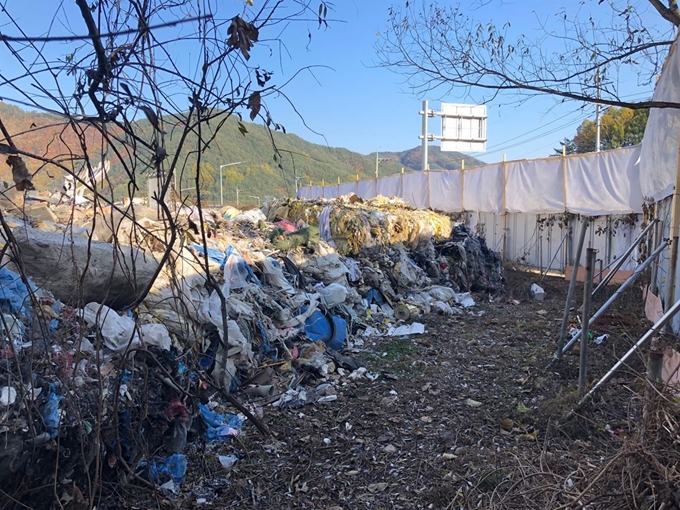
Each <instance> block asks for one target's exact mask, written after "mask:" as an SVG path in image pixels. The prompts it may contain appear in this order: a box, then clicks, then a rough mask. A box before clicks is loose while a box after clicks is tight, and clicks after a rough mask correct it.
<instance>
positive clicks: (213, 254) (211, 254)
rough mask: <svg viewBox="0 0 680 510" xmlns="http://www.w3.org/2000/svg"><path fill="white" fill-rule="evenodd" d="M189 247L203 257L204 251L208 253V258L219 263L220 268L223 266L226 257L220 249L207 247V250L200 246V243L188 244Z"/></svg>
mask: <svg viewBox="0 0 680 510" xmlns="http://www.w3.org/2000/svg"><path fill="white" fill-rule="evenodd" d="M189 247H190V248H193V249H194V250H196V251H197V252H198V253H200V254H201V255H202V256H203V257H205V255H206V253H207V254H208V259H210V260H211V261H213V262H217V263H218V264H219V265H220V268H222V267H223V266H224V261H225V259H226V255H225V253H224V252H223V251H222V250H218V249H216V248H208V249H207V250H206V249H205V248H204V247H203V246H201V245H200V244H196V243H193V244H190V245H189Z"/></svg>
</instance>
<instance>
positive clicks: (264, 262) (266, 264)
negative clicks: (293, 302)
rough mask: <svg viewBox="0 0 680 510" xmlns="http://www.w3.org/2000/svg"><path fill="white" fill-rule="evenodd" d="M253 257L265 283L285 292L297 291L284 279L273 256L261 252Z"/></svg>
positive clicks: (294, 292)
mask: <svg viewBox="0 0 680 510" xmlns="http://www.w3.org/2000/svg"><path fill="white" fill-rule="evenodd" d="M254 258H255V260H256V262H257V263H258V264H259V266H260V267H261V269H262V273H263V279H264V281H265V282H266V283H268V284H269V285H271V286H273V287H276V288H277V289H280V290H282V291H284V292H285V293H286V294H291V295H293V294H296V293H297V291H296V290H295V287H293V285H292V284H291V283H290V282H289V281H288V280H286V277H285V276H284V274H283V269H281V266H279V264H278V262H276V261H275V260H274V259H273V258H271V257H265V256H264V255H262V254H256V255H255V256H254Z"/></svg>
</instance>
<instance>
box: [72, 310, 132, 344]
mask: <svg viewBox="0 0 680 510" xmlns="http://www.w3.org/2000/svg"><path fill="white" fill-rule="evenodd" d="M82 312H83V319H85V321H86V322H88V323H89V324H91V325H96V326H97V328H99V331H100V332H101V334H102V337H103V338H104V345H106V347H108V348H109V349H111V350H112V351H117V352H120V351H123V350H125V349H127V348H128V345H129V346H130V348H135V347H138V346H139V337H138V336H137V334H136V333H135V321H133V320H132V319H131V318H130V317H126V316H120V315H118V314H117V313H116V312H115V311H114V310H112V309H111V308H109V307H108V306H106V305H100V304H99V303H88V304H86V305H85V308H83V310H82Z"/></svg>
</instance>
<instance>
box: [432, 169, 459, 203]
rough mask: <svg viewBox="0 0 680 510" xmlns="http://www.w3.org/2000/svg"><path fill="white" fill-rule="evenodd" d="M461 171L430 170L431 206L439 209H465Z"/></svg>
mask: <svg viewBox="0 0 680 510" xmlns="http://www.w3.org/2000/svg"><path fill="white" fill-rule="evenodd" d="M460 181H461V179H460V172H430V189H431V190H432V192H431V193H430V207H432V209H435V210H437V211H444V212H459V211H462V210H463V204H462V200H463V195H462V190H461V187H460V185H461V182H460Z"/></svg>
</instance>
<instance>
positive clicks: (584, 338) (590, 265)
mask: <svg viewBox="0 0 680 510" xmlns="http://www.w3.org/2000/svg"><path fill="white" fill-rule="evenodd" d="M596 255H597V250H596V249H594V248H588V251H587V255H586V281H585V285H584V286H583V319H582V321H581V353H580V354H581V356H580V360H579V370H578V396H579V398H583V396H584V395H585V394H586V375H587V374H588V328H589V326H590V300H591V295H590V294H591V292H592V291H593V270H594V269H595V257H596Z"/></svg>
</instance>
